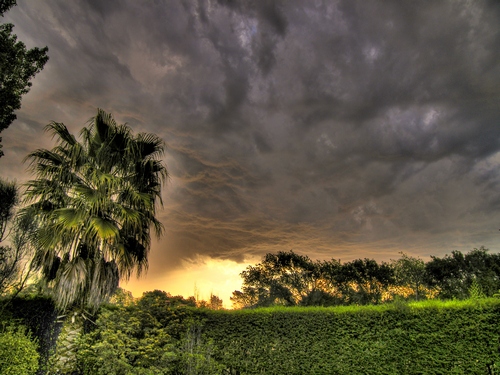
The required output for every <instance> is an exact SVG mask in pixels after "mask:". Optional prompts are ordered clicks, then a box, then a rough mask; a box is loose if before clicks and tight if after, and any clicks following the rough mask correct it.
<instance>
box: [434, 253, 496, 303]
mask: <svg viewBox="0 0 500 375" xmlns="http://www.w3.org/2000/svg"><path fill="white" fill-rule="evenodd" d="M431 258H432V259H431V261H430V262H427V263H426V265H425V267H426V274H427V283H428V284H429V285H431V286H434V287H436V288H438V289H439V291H440V292H439V297H441V298H459V299H463V298H468V297H469V296H470V289H471V287H472V286H473V285H472V284H473V283H474V284H475V287H476V288H477V287H479V288H480V289H481V290H482V292H484V294H485V295H486V296H492V295H493V294H495V292H496V291H497V290H499V289H500V255H499V254H489V253H488V249H486V248H484V247H482V246H481V247H480V248H479V249H472V250H471V251H469V252H468V253H467V254H465V255H464V254H462V253H461V252H460V251H457V250H455V251H452V253H451V255H448V254H446V255H445V256H444V257H443V258H438V257H435V256H432V257H431Z"/></svg>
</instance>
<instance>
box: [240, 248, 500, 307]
mask: <svg viewBox="0 0 500 375" xmlns="http://www.w3.org/2000/svg"><path fill="white" fill-rule="evenodd" d="M241 277H242V278H243V285H242V289H241V290H236V291H234V292H233V295H232V297H231V301H232V302H233V306H234V307H235V308H252V307H266V306H274V305H283V306H339V305H368V304H380V303H384V302H390V301H394V300H395V299H403V300H422V299H433V298H438V299H454V298H455V299H465V298H471V297H472V298H475V297H491V296H493V295H495V294H496V293H497V292H498V291H499V289H500V254H492V253H489V251H488V249H486V248H484V247H480V248H479V249H477V248H475V249H473V250H471V251H469V252H468V253H466V254H463V253H462V252H460V251H453V252H452V253H451V254H447V255H445V256H444V257H441V258H440V257H437V256H431V259H430V260H429V261H427V262H424V261H423V260H422V259H420V258H416V257H412V256H409V255H407V254H404V253H401V257H400V258H399V259H396V260H392V261H390V262H381V263H379V262H377V261H375V260H373V259H366V258H365V259H356V260H353V261H351V262H346V263H341V262H340V261H338V260H335V259H332V260H329V261H319V260H317V261H313V260H311V259H310V258H309V257H308V256H305V255H299V254H296V253H294V252H293V251H289V252H278V253H277V254H267V255H265V257H264V259H263V260H262V262H261V263H259V264H257V265H255V266H249V267H247V269H246V270H245V271H243V272H242V273H241Z"/></svg>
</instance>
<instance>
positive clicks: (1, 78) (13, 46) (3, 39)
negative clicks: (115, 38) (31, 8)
mask: <svg viewBox="0 0 500 375" xmlns="http://www.w3.org/2000/svg"><path fill="white" fill-rule="evenodd" d="M14 5H16V1H15V0H2V1H1V2H0V15H1V16H2V17H3V14H4V13H5V12H6V11H7V10H9V9H10V8H11V7H12V6H14ZM13 28H14V25H12V24H10V23H6V24H2V25H0V103H2V104H1V105H0V132H2V131H3V130H4V129H6V128H7V127H9V125H10V124H11V123H12V122H13V121H14V120H15V119H16V115H15V114H14V111H16V110H18V109H19V108H21V96H22V95H24V94H26V93H27V92H28V91H29V89H30V87H31V85H32V84H31V82H30V80H31V79H32V78H33V77H34V76H35V75H36V74H37V73H39V72H40V71H41V70H42V69H43V67H44V65H45V63H46V62H47V61H48V59H49V57H48V56H47V51H48V48H47V47H44V48H37V47H35V48H32V49H29V50H27V49H26V46H25V45H24V43H22V42H20V41H17V36H16V35H15V34H12V30H13ZM0 141H1V138H0ZM1 147H2V145H0V157H1V156H2V155H3V152H2V150H1Z"/></svg>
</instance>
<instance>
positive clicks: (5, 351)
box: [0, 326, 40, 375]
mask: <svg viewBox="0 0 500 375" xmlns="http://www.w3.org/2000/svg"><path fill="white" fill-rule="evenodd" d="M37 347H38V345H37V343H36V342H35V341H34V340H32V339H31V336H30V335H29V334H27V333H26V329H25V328H24V327H14V326H7V327H6V328H5V329H4V331H3V332H2V333H0V374H2V375H31V374H35V373H36V372H37V370H38V360H39V357H40V356H39V354H38V352H37Z"/></svg>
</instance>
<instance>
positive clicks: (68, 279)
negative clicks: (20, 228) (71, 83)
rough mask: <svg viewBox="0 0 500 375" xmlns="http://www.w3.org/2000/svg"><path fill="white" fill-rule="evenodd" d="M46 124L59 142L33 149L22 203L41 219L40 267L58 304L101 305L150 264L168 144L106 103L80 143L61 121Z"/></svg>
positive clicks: (157, 229) (27, 213)
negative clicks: (138, 129) (124, 120)
mask: <svg viewBox="0 0 500 375" xmlns="http://www.w3.org/2000/svg"><path fill="white" fill-rule="evenodd" d="M46 130H47V131H49V132H51V133H52V135H53V136H54V137H56V138H57V145H56V147H54V148H53V149H52V150H45V149H39V150H36V151H34V152H32V153H31V154H29V155H28V157H27V160H29V161H30V167H31V170H32V172H33V173H34V174H35V176H36V179H35V180H31V181H29V182H28V183H27V185H26V186H27V190H26V193H25V196H24V197H25V198H24V202H25V203H26V204H27V206H26V207H25V208H24V209H23V210H22V215H24V216H32V217H35V218H36V220H37V223H38V224H39V226H38V228H39V229H38V230H37V233H36V234H37V242H36V248H37V253H36V255H35V262H36V266H37V267H38V269H39V270H41V272H42V276H43V278H44V280H45V281H47V282H48V283H49V285H50V286H52V287H53V297H54V300H55V302H56V305H57V307H58V308H60V309H65V308H66V307H69V306H71V305H73V304H78V305H79V306H80V308H84V307H90V308H92V309H96V308H97V307H98V306H99V305H100V304H101V303H102V302H103V301H105V300H106V299H108V298H109V297H110V296H111V295H112V294H113V293H114V291H115V290H116V289H117V287H118V281H119V280H120V279H127V278H129V277H130V276H131V274H132V272H133V271H136V272H137V273H138V274H140V273H141V272H142V271H143V270H144V269H145V268H146V267H147V260H148V259H147V258H148V252H149V249H150V245H151V238H150V237H151V236H150V234H151V233H150V232H151V228H154V230H155V232H156V234H157V235H158V236H159V235H160V234H161V231H162V225H161V223H160V222H159V221H158V220H157V219H156V216H155V215H156V205H157V203H161V186H162V182H163V181H164V180H165V178H166V177H167V171H166V168H165V166H164V165H163V164H162V161H161V159H160V157H161V155H162V153H163V149H164V144H163V141H162V140H161V139H160V138H158V137H157V136H156V135H154V134H144V133H140V134H138V135H133V134H132V131H131V129H130V128H129V127H127V126H126V125H118V124H116V122H115V121H114V119H113V118H112V116H111V115H110V114H107V113H105V112H104V111H102V110H98V111H97V115H96V116H95V117H93V118H92V119H91V120H90V121H89V125H88V127H84V128H83V129H82V131H81V137H82V141H81V142H80V141H78V140H77V139H76V137H75V136H73V135H72V134H71V133H70V132H69V131H68V129H67V128H66V126H65V125H64V124H61V123H56V122H53V123H51V124H49V125H47V127H46Z"/></svg>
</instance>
